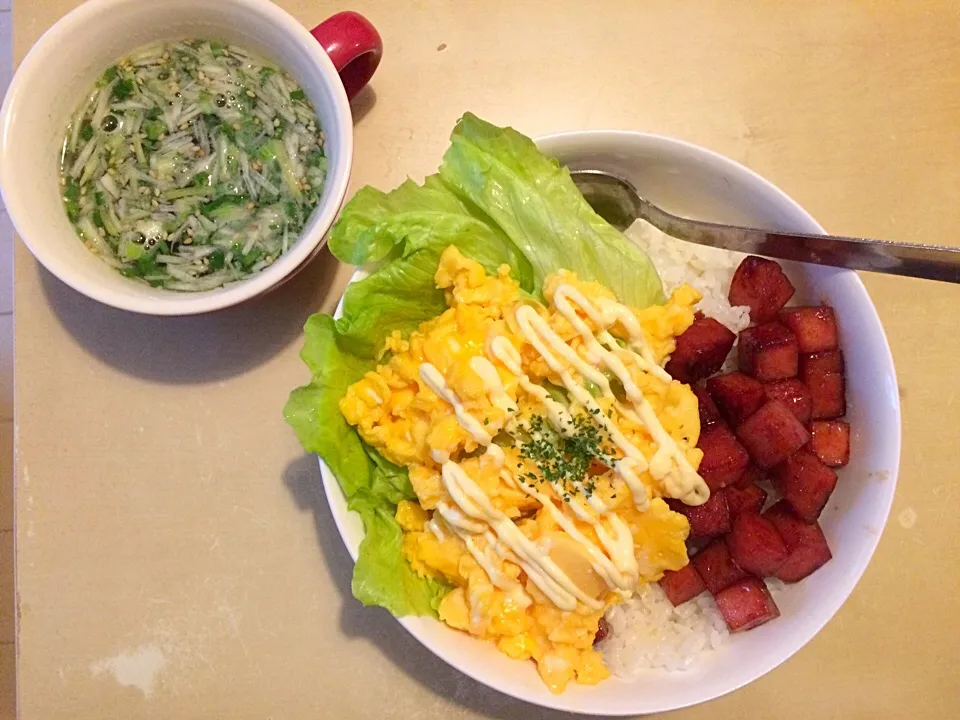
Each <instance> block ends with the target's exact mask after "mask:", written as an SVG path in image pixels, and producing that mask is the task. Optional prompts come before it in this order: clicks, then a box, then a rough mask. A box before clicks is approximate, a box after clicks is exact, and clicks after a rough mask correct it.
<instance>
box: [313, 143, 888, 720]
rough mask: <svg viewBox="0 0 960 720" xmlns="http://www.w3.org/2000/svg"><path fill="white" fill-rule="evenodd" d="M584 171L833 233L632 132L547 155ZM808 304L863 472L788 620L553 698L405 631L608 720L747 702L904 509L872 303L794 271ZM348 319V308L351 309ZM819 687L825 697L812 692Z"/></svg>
mask: <svg viewBox="0 0 960 720" xmlns="http://www.w3.org/2000/svg"><path fill="white" fill-rule="evenodd" d="M537 144H538V145H539V146H540V148H541V149H543V151H544V152H546V153H547V154H548V155H552V156H554V157H556V158H558V159H559V160H560V161H561V162H562V163H564V164H565V165H567V166H569V167H571V168H581V169H583V168H593V169H600V170H609V171H613V172H616V173H618V174H619V175H621V176H622V177H624V178H626V179H628V180H630V181H631V182H632V183H633V184H634V185H635V186H636V187H637V189H638V190H639V191H640V192H641V194H643V195H644V196H645V197H647V198H649V199H650V200H652V201H654V202H656V203H658V204H660V205H662V206H663V207H664V208H666V209H667V210H670V211H673V212H676V213H678V214H681V215H683V214H687V215H690V216H694V217H698V218H702V219H708V220H716V221H729V222H741V223H747V224H750V225H754V226H757V227H769V228H778V229H783V230H792V231H797V232H823V228H821V227H820V225H818V224H817V222H816V221H815V220H814V219H813V218H812V217H811V216H810V215H809V214H808V213H807V212H806V211H804V210H803V208H801V207H800V206H799V205H797V204H796V203H795V202H794V201H793V200H791V199H790V198H789V197H787V195H786V194H785V193H783V192H782V191H781V190H779V189H778V188H776V187H775V186H773V185H772V184H770V183H769V182H767V181H766V180H764V179H763V178H761V177H760V176H759V175H757V174H756V173H754V172H752V171H750V170H748V169H747V168H745V167H743V166H742V165H739V164H737V163H735V162H733V161H732V160H729V159H727V158H725V157H722V156H720V155H717V154H716V153H713V152H710V151H708V150H705V149H703V148H700V147H697V146H695V145H690V144H689V143H684V142H681V141H678V140H673V139H670V138H665V137H658V136H655V135H646V134H641V133H631V132H618V131H607V132H589V131H588V132H574V133H565V134H560V135H551V136H549V137H546V138H542V139H541V140H539V141H538V143H537ZM785 268H786V270H787V272H788V273H789V274H790V276H791V279H792V280H793V281H794V284H795V285H796V286H797V288H798V294H797V297H796V300H797V301H800V302H820V301H823V302H826V303H829V304H830V305H832V306H833V307H834V308H836V311H837V318H838V320H839V324H840V334H841V340H840V342H841V346H842V349H843V351H844V354H845V358H846V366H847V398H848V420H849V421H850V423H851V425H852V428H853V441H852V450H851V459H850V464H849V465H848V466H847V467H846V468H844V469H842V470H841V471H840V473H839V474H840V481H839V483H838V485H837V489H836V491H835V492H834V494H833V496H832V497H831V499H830V502H829V505H828V507H827V509H826V510H824V513H823V515H822V517H821V523H822V526H823V530H824V533H825V534H826V537H827V541H828V543H829V545H830V548H831V550H832V551H833V560H832V561H830V562H829V563H827V564H826V565H825V566H824V567H823V568H821V569H820V570H818V571H817V572H815V573H814V574H813V575H811V576H810V577H808V578H807V579H805V580H803V581H802V582H800V583H797V584H795V585H791V586H788V587H787V588H786V589H784V590H783V591H782V592H781V593H779V594H778V595H777V596H776V599H777V603H778V605H779V607H780V610H781V613H782V615H781V617H779V618H778V619H776V620H774V621H772V622H770V623H767V624H766V625H763V626H761V627H759V628H756V629H754V630H750V631H749V632H745V633H741V634H738V635H732V636H731V638H730V641H729V642H728V643H727V645H726V646H725V647H723V648H722V649H720V650H717V651H715V652H712V653H707V654H705V655H703V656H702V658H701V659H700V660H699V661H698V662H697V663H696V664H695V666H694V667H693V668H692V669H690V670H689V671H685V672H674V673H668V672H666V671H650V672H647V673H646V674H644V675H642V676H641V677H639V678H638V679H636V680H633V681H630V682H626V681H622V680H619V679H616V678H611V679H610V680H607V681H604V682H603V683H601V684H599V685H597V686H594V687H586V686H582V685H575V684H571V685H570V686H568V688H567V690H566V691H565V692H564V693H563V694H562V695H554V694H552V693H550V692H549V691H548V690H547V688H546V687H545V686H544V684H543V682H542V681H541V680H540V677H539V676H538V674H537V672H536V670H535V668H534V666H533V663H530V662H527V663H523V662H518V661H515V660H510V659H509V658H507V657H506V656H505V655H503V654H501V653H500V652H498V651H497V650H496V649H495V648H494V647H493V645H492V644H489V643H486V642H483V641H481V640H477V639H474V638H471V637H468V636H467V635H465V634H463V633H460V632H457V631H454V630H451V629H449V628H447V627H446V626H444V625H443V624H441V623H440V622H439V621H437V620H433V619H430V618H421V617H405V618H399V619H398V620H399V622H400V624H401V625H403V626H404V627H405V628H406V629H407V630H408V631H409V632H410V633H411V634H412V635H413V636H414V637H415V638H417V640H419V641H420V642H421V643H423V645H425V646H426V647H427V648H429V649H430V650H431V651H433V652H434V653H435V654H436V655H438V656H439V657H441V658H442V659H444V660H445V661H446V662H448V663H449V664H450V665H452V666H453V667H455V668H457V669H459V670H460V671H462V672H463V673H465V674H467V675H469V676H470V677H472V678H474V679H475V680H478V681H480V682H482V683H484V684H486V685H488V686H490V687H492V688H495V689H497V690H499V691H501V692H504V693H506V694H508V695H512V696H514V697H516V698H520V699H522V700H526V701H528V702H531V703H535V704H537V705H543V706H545V707H550V708H556V709H558V710H568V711H572V712H580V713H588V714H594V715H608V716H609V715H635V714H641V713H655V712H664V711H667V710H673V709H676V708H680V707H685V706H687V705H693V704H696V703H700V702H704V701H706V700H710V699H712V698H715V697H718V696H719V695H723V694H725V693H728V692H731V691H732V690H736V689H737V688H739V687H742V686H743V685H746V684H747V683H749V682H751V681H752V680H755V679H756V678H758V677H760V676H761V675H764V674H765V673H767V672H769V671H771V670H773V669H774V668H775V667H777V666H778V665H779V664H780V663H782V662H783V661H784V660H786V659H787V658H789V657H790V656H791V655H793V654H794V653H795V652H797V651H798V650H799V649H800V648H802V647H803V646H804V645H805V644H806V643H807V642H809V641H810V639H811V638H812V637H813V636H814V635H816V633H817V632H818V631H819V630H820V629H821V628H822V627H823V626H824V625H825V624H826V623H827V621H829V620H830V618H831V617H833V615H834V613H836V612H837V610H839V609H840V606H841V605H842V604H843V602H844V600H846V598H847V597H848V596H849V595H850V593H851V592H852V591H853V588H854V586H855V585H856V584H857V581H858V580H859V579H860V576H861V575H862V574H863V571H864V570H865V569H866V567H867V563H868V562H869V561H870V557H871V556H872V555H873V552H874V550H875V548H876V546H877V542H878V541H879V539H880V533H881V531H882V530H883V527H884V524H885V523H886V520H887V516H888V514H889V512H890V506H891V503H892V502H893V494H894V489H895V487H896V480H897V468H898V464H899V459H900V404H899V395H898V391H897V380H896V375H895V373H894V368H893V358H892V356H891V354H890V349H889V347H888V345H887V340H886V337H885V335H884V332H883V328H882V327H881V325H880V320H879V318H878V317H877V313H876V311H875V310H874V307H873V304H872V303H871V301H870V297H869V296H868V295H867V291H866V290H865V289H864V287H863V284H862V283H861V282H860V279H859V278H858V277H857V275H856V274H855V273H853V272H850V271H846V270H836V269H832V268H824V267H820V266H816V265H791V264H785ZM338 312H339V308H338ZM320 465H321V471H322V475H323V483H324V489H325V491H326V494H327V499H328V501H329V503H330V507H331V509H332V511H333V516H334V519H335V520H336V523H337V527H338V529H339V530H340V534H341V536H342V537H343V541H344V543H345V544H346V546H347V549H348V550H349V552H350V554H351V555H352V556H353V558H354V559H356V557H357V551H358V548H359V546H360V541H361V540H362V538H363V526H362V524H361V522H360V519H359V516H357V515H356V514H354V513H352V512H349V511H348V510H347V507H346V502H345V501H344V498H343V494H342V493H341V491H340V487H339V486H338V485H337V480H336V478H335V477H334V476H333V474H332V473H331V472H330V471H329V469H328V468H327V467H326V465H324V464H323V462H322V461H321V464H320ZM817 690H818V688H816V687H813V686H811V687H810V692H816V691H817Z"/></svg>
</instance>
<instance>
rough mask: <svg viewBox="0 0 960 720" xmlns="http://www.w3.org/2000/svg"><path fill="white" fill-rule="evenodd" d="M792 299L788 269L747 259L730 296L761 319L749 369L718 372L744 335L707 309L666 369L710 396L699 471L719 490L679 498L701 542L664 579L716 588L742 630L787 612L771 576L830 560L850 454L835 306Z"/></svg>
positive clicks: (794, 574) (693, 592)
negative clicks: (823, 520)
mask: <svg viewBox="0 0 960 720" xmlns="http://www.w3.org/2000/svg"><path fill="white" fill-rule="evenodd" d="M793 295H794V287H793V285H792V284H791V283H790V280H789V279H788V278H787V276H786V275H785V274H784V272H783V269H782V268H781V267H780V265H779V264H777V263H776V262H774V261H772V260H767V259H764V258H760V257H753V256H751V257H748V258H746V259H745V260H744V261H743V262H742V263H741V264H740V266H739V267H738V268H737V271H736V273H735V275H734V277H733V281H732V283H731V286H730V295H729V297H730V302H731V303H732V304H733V305H747V306H749V307H750V317H751V320H752V321H753V323H754V324H753V325H752V326H751V327H749V328H747V329H745V330H744V331H742V332H741V333H740V337H739V338H738V339H737V358H738V362H739V366H740V369H739V371H736V372H729V373H726V374H723V375H715V373H716V372H717V371H719V369H720V368H721V367H722V366H723V364H724V362H725V360H726V358H727V355H728V354H729V353H730V351H731V349H732V347H733V344H734V335H733V333H732V332H730V331H729V330H727V328H725V327H723V326H722V325H720V323H718V322H716V321H715V320H712V319H711V318H706V317H703V316H699V315H698V317H697V319H696V320H695V322H694V324H693V325H692V326H691V327H690V329H689V330H687V332H685V333H684V334H682V335H681V336H680V337H679V338H677V350H676V352H675V353H674V354H673V356H672V358H671V360H670V362H669V363H668V364H667V366H666V367H667V370H668V372H670V374H671V375H672V376H673V377H674V378H676V379H678V380H680V381H681V382H685V383H690V384H691V386H692V387H693V391H694V393H695V394H696V396H697V400H698V401H699V403H700V428H701V430H700V440H699V442H698V444H697V447H698V448H700V450H701V451H702V452H703V460H702V461H701V464H700V474H701V476H702V477H703V479H704V480H705V481H706V483H707V485H708V486H709V487H710V491H711V496H710V499H709V500H708V501H707V502H706V503H704V504H703V505H700V506H697V507H691V506H687V505H684V504H683V503H681V502H679V501H676V500H671V501H670V506H671V507H672V508H673V509H674V510H676V511H677V512H680V513H683V514H684V515H685V516H686V517H687V520H688V521H689V522H690V542H691V550H692V551H693V550H695V549H696V548H697V547H699V548H700V549H699V551H696V552H695V554H693V555H692V558H691V561H690V564H688V565H687V566H686V567H684V568H683V569H681V570H678V571H676V572H671V571H667V573H666V574H665V575H664V577H663V579H662V580H661V581H660V585H661V587H662V588H663V590H664V592H665V593H666V595H667V597H668V598H669V599H670V601H671V602H672V603H673V604H674V605H679V604H681V603H684V602H687V601H688V600H691V599H692V598H694V597H696V596H697V595H699V594H700V593H702V592H704V591H707V592H709V593H710V594H711V595H713V597H714V600H715V601H716V603H717V607H718V608H719V609H720V612H721V614H722V615H723V617H724V619H725V620H726V622H727V626H728V627H729V628H730V630H731V632H737V631H741V630H749V629H750V628H753V627H756V626H758V625H762V624H763V623H765V622H767V621H768V620H772V619H773V618H776V617H778V616H779V615H780V611H779V610H778V609H777V606H776V603H775V602H774V600H773V597H772V596H771V595H770V592H769V591H768V589H767V587H766V584H765V583H764V580H763V578H767V577H775V578H779V579H780V580H781V581H783V582H787V583H795V582H799V581H800V580H802V579H803V578H805V577H807V576H808V575H810V573H812V572H813V571H814V570H816V569H818V568H819V567H821V566H822V565H823V564H824V563H826V562H827V561H829V560H830V558H831V554H830V548H829V547H828V546H827V540H826V538H825V537H824V534H823V531H822V529H821V528H820V524H819V518H820V514H821V512H823V509H824V508H825V507H826V505H827V502H828V501H829V499H830V495H831V494H832V493H833V490H834V488H835V487H836V485H837V473H836V471H835V468H840V467H843V466H844V465H846V464H847V462H849V460H850V425H849V424H848V423H847V422H845V421H844V420H843V419H842V416H843V415H844V414H845V413H846V383H845V378H844V363H843V353H842V351H841V350H840V343H839V333H838V328H837V319H836V317H835V313H834V311H833V308H831V307H828V306H826V305H821V306H817V307H785V306H786V304H787V302H788V301H789V300H790V299H791V298H792V297H793ZM701 381H705V382H703V383H702V384H696V383H701ZM764 486H766V489H765V487H764ZM768 503H772V504H770V506H769V507H767V505H768ZM764 508H766V509H764ZM704 543H706V544H704Z"/></svg>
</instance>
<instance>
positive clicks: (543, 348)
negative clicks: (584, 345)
mask: <svg viewBox="0 0 960 720" xmlns="http://www.w3.org/2000/svg"><path fill="white" fill-rule="evenodd" d="M516 318H517V325H518V326H519V327H520V330H521V332H522V333H523V335H524V337H525V338H526V339H527V340H529V342H530V344H531V345H533V347H534V348H536V350H537V352H538V353H540V357H542V358H543V360H544V362H546V363H547V366H548V367H549V368H550V369H551V370H552V371H553V372H555V373H556V374H557V375H558V376H559V377H560V381H561V382H562V383H563V385H564V387H566V388H567V390H568V391H569V393H570V394H571V395H572V396H573V398H574V400H576V401H577V402H579V403H580V404H581V405H583V406H584V407H585V408H587V410H589V411H590V412H591V413H592V414H593V416H594V418H595V419H596V421H597V422H598V423H599V424H600V425H601V426H603V429H604V430H605V431H606V432H607V434H608V435H609V436H610V439H611V440H612V441H613V442H614V444H616V445H617V447H619V448H620V450H621V451H622V452H623V454H624V456H625V458H629V459H631V460H632V461H633V465H624V464H623V462H622V461H621V462H619V463H617V466H616V467H615V468H614V469H615V470H616V471H617V472H618V473H619V474H620V476H621V477H622V478H623V480H624V482H626V483H627V487H629V488H630V492H631V493H632V494H633V502H634V504H635V505H636V506H637V507H638V508H639V509H640V510H646V509H647V508H648V507H650V498H649V496H648V494H647V488H646V486H645V485H644V484H643V483H642V482H641V481H640V478H639V477H638V476H637V475H636V474H635V473H634V472H633V471H632V469H633V467H634V466H635V467H638V468H639V469H640V471H641V472H642V471H643V470H646V469H647V460H646V458H644V456H643V453H641V452H640V449H639V448H638V447H637V446H636V445H634V444H633V443H632V442H630V441H629V440H628V439H627V437H626V436H625V435H624V434H623V433H622V432H620V429H619V428H618V427H617V426H616V425H614V424H613V422H612V421H611V420H610V418H608V417H607V416H606V414H605V413H604V412H603V408H601V407H600V405H599V404H598V403H597V401H596V400H595V399H594V398H593V395H591V394H590V392H589V391H588V390H587V389H586V388H585V387H584V386H583V385H581V384H580V383H578V382H577V381H576V380H574V378H573V376H572V375H571V374H570V372H569V371H568V370H567V369H566V367H565V366H564V365H563V363H561V362H560V361H559V360H558V359H557V357H556V356H555V355H554V354H553V352H552V350H556V351H557V352H558V353H560V354H561V355H562V356H563V357H564V358H565V359H566V360H567V362H569V363H570V364H571V365H573V366H574V368H576V370H578V371H579V372H580V374H581V375H583V376H584V377H586V378H587V379H588V380H590V381H591V382H593V383H594V384H595V385H598V386H599V387H601V388H602V389H603V391H604V394H609V395H610V396H611V397H612V395H613V393H612V392H610V383H609V382H608V381H607V378H606V376H604V375H603V373H601V372H599V371H598V370H596V369H595V368H593V367H591V366H590V365H588V364H587V363H586V362H584V360H583V359H582V358H581V357H580V356H579V355H577V354H576V352H574V350H573V348H571V347H570V346H569V345H567V344H566V343H565V342H564V341H563V338H561V337H560V336H559V335H557V334H556V333H555V332H554V331H553V330H552V329H551V328H550V326H549V325H548V324H547V322H546V321H545V320H544V319H543V318H542V317H540V316H539V315H538V314H537V311H536V310H534V309H533V308H532V307H530V306H529V305H524V306H523V307H521V308H519V309H518V310H517V313H516ZM548 344H549V347H548ZM624 470H626V472H624Z"/></svg>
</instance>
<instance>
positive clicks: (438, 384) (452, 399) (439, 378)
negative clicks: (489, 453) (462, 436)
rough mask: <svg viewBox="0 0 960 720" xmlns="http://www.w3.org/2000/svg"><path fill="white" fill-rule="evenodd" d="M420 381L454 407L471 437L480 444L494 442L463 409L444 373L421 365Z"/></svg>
mask: <svg viewBox="0 0 960 720" xmlns="http://www.w3.org/2000/svg"><path fill="white" fill-rule="evenodd" d="M420 379H421V380H423V382H424V384H426V386H427V387H429V388H430V389H431V390H433V391H434V392H435V393H436V394H437V396H439V397H440V398H441V399H443V400H446V401H447V402H448V403H449V404H450V405H451V406H452V407H453V412H454V413H455V414H456V416H457V422H458V423H460V427H462V428H463V429H464V430H466V431H467V432H468V433H470V436H471V437H472V438H473V439H474V440H475V441H476V442H477V443H478V444H480V445H489V444H490V440H492V438H491V437H490V433H488V432H487V431H486V430H484V429H483V425H481V424H480V421H479V420H477V419H476V418H475V417H474V416H473V415H471V414H470V413H468V412H467V410H466V408H464V407H463V403H461V402H460V398H459V397H457V394H456V393H455V392H454V391H453V390H451V389H450V388H449V387H447V381H446V380H445V379H444V377H443V373H441V372H440V371H439V370H437V368H436V367H435V366H433V365H431V364H430V363H423V364H422V365H420Z"/></svg>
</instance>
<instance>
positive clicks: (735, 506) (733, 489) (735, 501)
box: [720, 469, 767, 522]
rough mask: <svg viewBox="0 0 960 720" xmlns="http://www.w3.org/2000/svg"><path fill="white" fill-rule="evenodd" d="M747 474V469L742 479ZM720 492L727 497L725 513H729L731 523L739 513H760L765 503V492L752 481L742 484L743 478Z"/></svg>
mask: <svg viewBox="0 0 960 720" xmlns="http://www.w3.org/2000/svg"><path fill="white" fill-rule="evenodd" d="M749 472H750V470H749V469H748V470H747V471H746V472H744V474H743V477H746V476H747V474H748V473H749ZM720 492H722V493H723V494H724V495H726V497H727V511H728V512H729V513H730V520H731V522H732V521H733V520H735V519H736V517H737V516H738V515H739V514H740V513H743V512H755V513H758V512H760V510H762V509H763V504H764V503H765V502H766V501H767V491H766V490H764V489H763V488H762V487H760V486H759V485H757V484H756V483H755V482H753V481H750V482H744V481H743V478H741V480H740V482H738V483H737V484H736V485H729V486H727V487H725V488H724V489H723V490H721V491H720Z"/></svg>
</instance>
